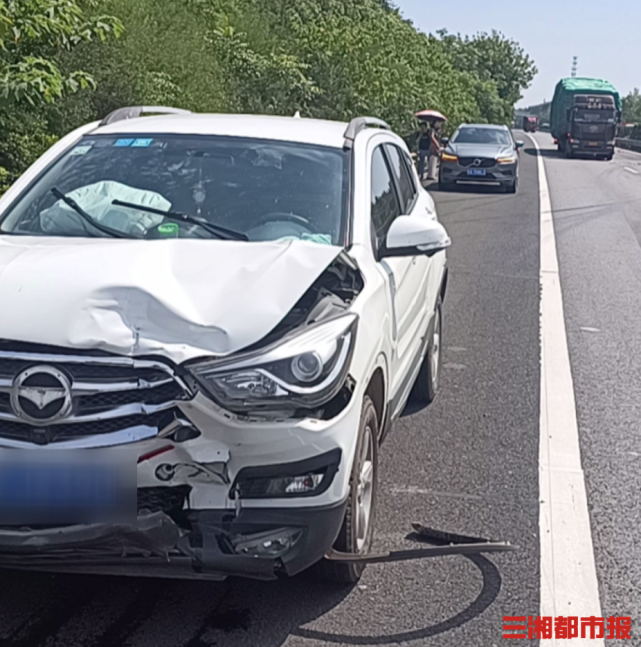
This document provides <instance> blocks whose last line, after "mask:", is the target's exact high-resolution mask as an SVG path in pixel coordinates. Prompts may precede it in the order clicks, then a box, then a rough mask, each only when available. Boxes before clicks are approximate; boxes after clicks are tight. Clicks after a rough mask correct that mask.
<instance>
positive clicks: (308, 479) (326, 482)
mask: <svg viewBox="0 0 641 647" xmlns="http://www.w3.org/2000/svg"><path fill="white" fill-rule="evenodd" d="M340 460H341V450H340V449H339V448H335V449H333V450H331V451H329V452H327V453H326V454H321V455H320V456H314V457H313V458H308V459H305V460H302V461H298V462H296V463H284V464H281V465H263V466H262V467H245V468H243V469H242V470H240V472H239V473H238V474H237V475H236V479H235V480H234V484H233V486H232V488H231V491H230V496H231V497H232V498H235V497H236V496H239V497H240V498H241V499H270V498H287V497H306V496H318V495H319V494H322V493H323V492H325V491H326V490H327V488H329V487H330V486H331V484H332V481H333V479H334V476H335V475H336V472H337V471H338V467H339V464H340Z"/></svg>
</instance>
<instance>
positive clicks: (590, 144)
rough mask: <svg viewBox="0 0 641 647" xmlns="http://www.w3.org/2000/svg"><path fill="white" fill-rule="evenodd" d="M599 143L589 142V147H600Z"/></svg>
mask: <svg viewBox="0 0 641 647" xmlns="http://www.w3.org/2000/svg"><path fill="white" fill-rule="evenodd" d="M598 145H599V142H589V143H588V146H598Z"/></svg>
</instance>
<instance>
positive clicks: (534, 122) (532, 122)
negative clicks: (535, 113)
mask: <svg viewBox="0 0 641 647" xmlns="http://www.w3.org/2000/svg"><path fill="white" fill-rule="evenodd" d="M538 125H539V119H538V117H531V116H530V117H523V130H524V131H525V132H526V133H535V132H536V130H537V127H538Z"/></svg>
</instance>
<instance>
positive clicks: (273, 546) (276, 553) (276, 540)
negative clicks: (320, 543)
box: [232, 528, 303, 558]
mask: <svg viewBox="0 0 641 647" xmlns="http://www.w3.org/2000/svg"><path fill="white" fill-rule="evenodd" d="M302 534H303V531H302V530H301V529H300V528H279V529H278V530H270V531H268V532H262V533H259V534H256V535H249V536H248V535H240V536H238V537H236V538H234V539H232V545H233V547H234V550H235V551H236V553H237V554H239V555H249V556H255V557H269V558H275V557H281V556H282V555H284V554H285V553H286V552H287V551H288V550H290V549H291V548H293V546H294V545H295V544H296V542H298V540H299V539H300V538H301V535H302Z"/></svg>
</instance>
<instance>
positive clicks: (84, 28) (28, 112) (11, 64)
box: [0, 0, 122, 192]
mask: <svg viewBox="0 0 641 647" xmlns="http://www.w3.org/2000/svg"><path fill="white" fill-rule="evenodd" d="M94 8H95V3H94V0H0V132H2V135H3V136H2V138H1V139H0V192H3V191H4V190H6V188H7V186H8V185H10V184H11V182H13V181H14V180H15V179H16V177H18V176H19V175H20V173H22V171H23V170H24V169H25V168H26V167H27V166H28V165H29V164H31V163H32V162H33V161H34V160H35V159H36V158H37V157H38V156H39V155H40V154H42V152H43V151H44V150H46V149H47V148H48V147H49V146H51V144H52V143H53V142H54V141H55V136H54V135H53V134H52V133H51V132H50V129H49V124H48V121H47V116H46V110H45V106H47V105H51V104H53V103H55V102H56V101H59V100H60V99H62V98H63V97H64V96H66V95H68V94H73V93H76V92H77V91H78V90H81V89H87V88H92V87H94V80H93V78H92V77H91V75H90V74H87V73H86V72H84V71H82V70H79V69H74V70H70V71H67V72H66V71H64V70H63V68H62V66H61V64H60V60H61V57H62V55H63V54H64V52H69V51H71V50H73V49H74V48H75V47H77V46H79V45H81V44H83V43H92V42H94V41H96V40H97V41H99V42H101V41H104V40H106V39H107V38H108V37H110V36H117V35H119V34H120V32H121V31H122V24H121V23H120V21H118V20H117V19H115V18H112V17H110V16H105V15H96V16H92V17H90V16H88V15H87V10H92V9H94Z"/></svg>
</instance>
